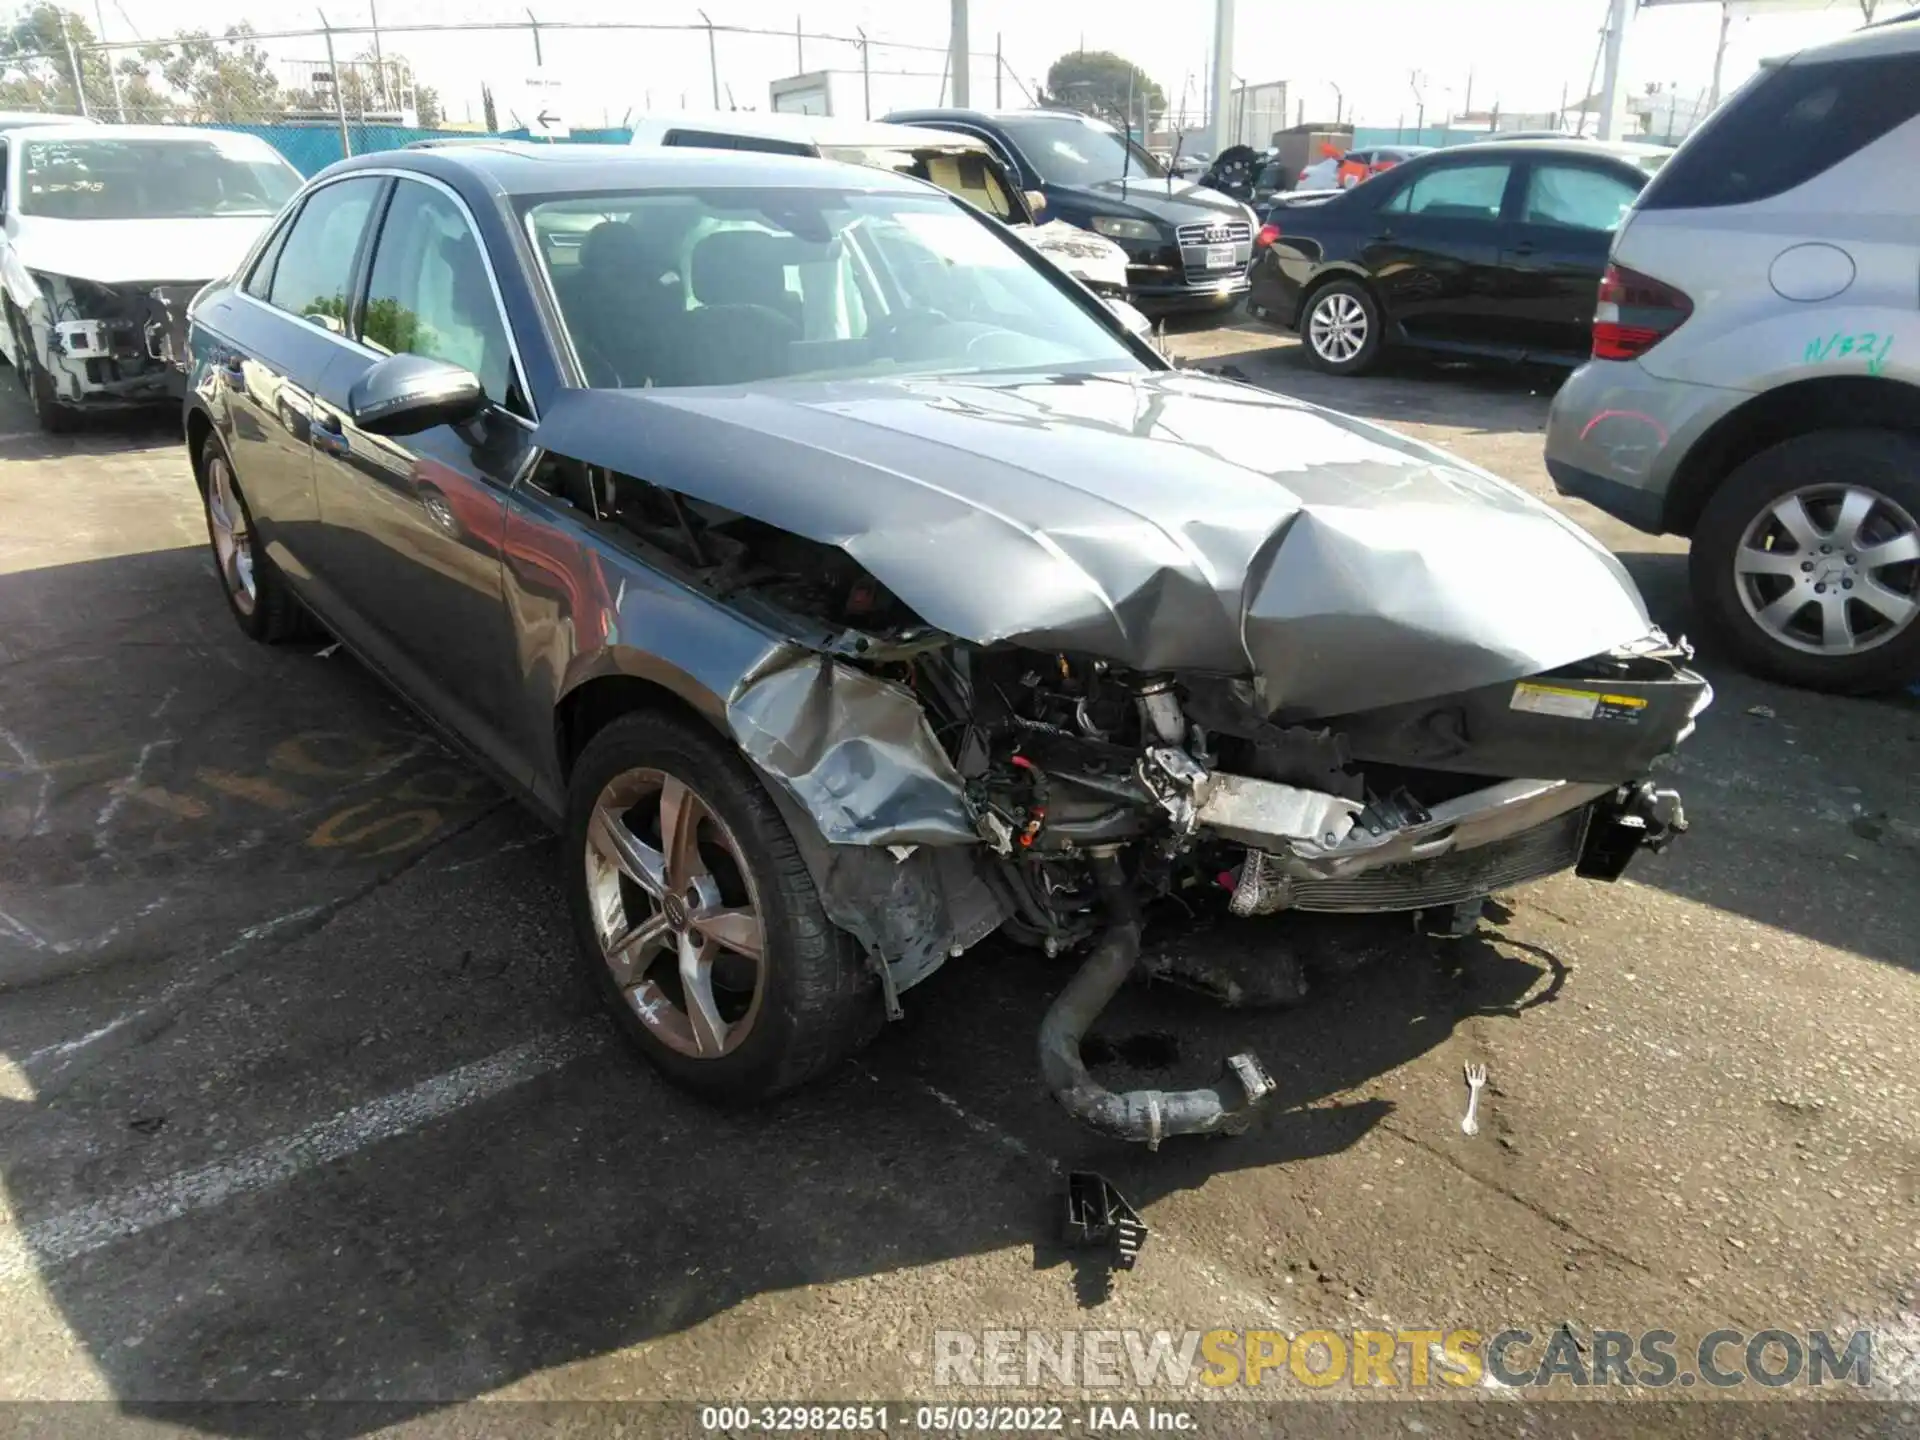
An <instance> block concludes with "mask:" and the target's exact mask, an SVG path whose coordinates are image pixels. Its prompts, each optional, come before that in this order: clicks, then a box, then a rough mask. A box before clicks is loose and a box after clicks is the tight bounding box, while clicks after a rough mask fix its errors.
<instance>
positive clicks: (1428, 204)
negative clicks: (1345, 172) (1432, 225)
mask: <svg viewBox="0 0 1920 1440" xmlns="http://www.w3.org/2000/svg"><path fill="white" fill-rule="evenodd" d="M1349 158H1351V157H1349ZM1512 168H1513V167H1512V166H1510V165H1507V164H1504V163H1501V164H1492V165H1447V166H1442V167H1440V168H1438V169H1434V170H1428V171H1427V172H1426V173H1424V174H1422V175H1420V176H1418V177H1416V178H1415V179H1414V181H1413V182H1412V183H1411V184H1409V185H1404V186H1402V187H1401V189H1400V193H1399V194H1397V195H1395V196H1394V197H1393V198H1392V199H1391V200H1389V201H1388V202H1387V203H1386V204H1385V205H1383V206H1381V207H1380V208H1381V209H1382V210H1383V211H1384V212H1386V213H1388V214H1392V215H1430V216H1432V217H1433V218H1435V219H1436V220H1498V219H1499V218H1500V201H1501V199H1502V197H1504V196H1505V195H1506V193H1507V175H1508V173H1509V172H1510V171H1511V170H1512Z"/></svg>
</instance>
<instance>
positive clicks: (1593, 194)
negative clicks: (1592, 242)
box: [1520, 164, 1640, 230]
mask: <svg viewBox="0 0 1920 1440" xmlns="http://www.w3.org/2000/svg"><path fill="white" fill-rule="evenodd" d="M1639 190H1640V187H1639V186H1637V185H1629V184H1628V183H1627V182H1626V181H1625V180H1622V179H1620V178H1619V177H1618V176H1615V175H1609V174H1607V172H1606V171H1604V170H1594V169H1592V168H1590V167H1588V166H1585V165H1538V164H1537V165H1535V166H1534V167H1533V173H1532V175H1531V176H1530V177H1529V178H1528V180H1527V198H1526V204H1525V207H1524V208H1523V209H1522V210H1521V212H1520V220H1521V223H1522V224H1526V225H1556V226H1559V227H1561V228H1562V229H1567V230H1613V229H1616V228H1617V227H1618V226H1619V224H1620V220H1621V217H1622V216H1624V215H1625V214H1626V213H1627V210H1628V208H1629V207H1630V206H1631V205H1632V204H1633V197H1634V196H1635V195H1637V194H1638V193H1639Z"/></svg>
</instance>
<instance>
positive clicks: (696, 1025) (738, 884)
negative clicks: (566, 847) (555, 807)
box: [583, 769, 767, 1060]
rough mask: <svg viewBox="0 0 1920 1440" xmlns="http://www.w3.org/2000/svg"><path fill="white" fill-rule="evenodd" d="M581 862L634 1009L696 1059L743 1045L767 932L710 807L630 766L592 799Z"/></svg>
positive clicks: (610, 960) (735, 848)
mask: <svg viewBox="0 0 1920 1440" xmlns="http://www.w3.org/2000/svg"><path fill="white" fill-rule="evenodd" d="M583 860H584V863H585V865H586V868H587V897H588V902H589V906H590V908H591V910H592V914H593V923H594V932H595V938H596V939H597V940H598V941H599V945H600V954H601V957H602V959H603V960H604V961H605V962H606V965H607V968H608V970H609V971H610V972H611V973H612V975H613V979H614V983H615V984H616V985H617V986H618V987H619V989H620V992H621V994H622V995H623V996H624V997H625V999H626V1002H627V1003H628V1004H629V1005H631V1006H632V1007H633V1011H634V1013H635V1014H636V1015H638V1016H639V1017H640V1019H641V1021H642V1022H643V1023H644V1024H645V1025H646V1026H647V1028H648V1029H649V1030H650V1031H651V1032H652V1033H653V1034H655V1035H656V1036H658V1037H659V1039H660V1040H661V1042H662V1043H664V1044H666V1045H668V1046H670V1047H671V1048H672V1049H674V1050H677V1051H679V1052H681V1053H682V1054H685V1055H689V1056H692V1057H694V1058H695V1059H702V1060H709V1059H716V1058H718V1057H719V1056H722V1055H726V1054H729V1053H730V1052H732V1051H734V1050H736V1049H738V1048H739V1046H740V1045H741V1044H742V1043H743V1042H744V1041H745V1040H746V1038H747V1036H748V1035H749V1034H750V1033H751V1031H752V1029H753V1025H754V1021H755V1020H756V1019H757V1018H758V1016H759V1014H760V1007H761V1002H762V999H763V997H764V995H765V992H766V980H767V964H766V943H767V941H766V931H765V927H764V925H763V922H762V918H761V917H762V914H763V911H762V908H761V905H760V901H759V896H758V894H757V893H756V891H755V886H754V880H753V875H752V873H751V872H750V871H749V869H748V868H747V864H746V862H745V860H744V859H743V858H742V856H741V851H740V846H739V843H738V841H736V840H735V838H734V836H733V834H732V832H731V831H730V830H728V828H727V826H726V823H725V822H724V821H723V820H721V818H720V817H719V815H718V814H717V813H716V812H715V810H714V809H713V807H712V806H710V805H709V804H708V803H707V802H706V801H705V800H704V799H702V798H701V796H700V795H699V794H698V793H697V792H696V791H695V790H694V789H693V788H692V787H691V786H689V785H688V784H686V782H685V781H683V780H680V779H679V778H677V777H675V776H673V775H669V774H667V773H665V772H663V771H660V770H651V769H637V770H628V771H626V772H625V773H623V774H620V775H617V776H615V777H614V778H613V779H612V780H610V781H609V782H608V783H607V784H606V786H605V787H604V788H603V789H602V790H601V792H600V796H599V798H598V799H597V800H596V801H595V802H594V807H593V815H592V818H591V819H590V821H589V822H588V826H587V845H586V855H585V856H584V857H583Z"/></svg>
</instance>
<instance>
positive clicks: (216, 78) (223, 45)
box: [122, 24, 284, 125]
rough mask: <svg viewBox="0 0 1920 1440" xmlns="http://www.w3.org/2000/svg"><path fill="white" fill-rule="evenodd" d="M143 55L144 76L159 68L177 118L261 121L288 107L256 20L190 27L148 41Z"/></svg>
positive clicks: (142, 74) (277, 117)
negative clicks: (218, 27) (217, 31)
mask: <svg viewBox="0 0 1920 1440" xmlns="http://www.w3.org/2000/svg"><path fill="white" fill-rule="evenodd" d="M140 59H141V61H142V62H143V63H142V64H141V65H140V66H139V71H140V75H141V77H142V78H143V79H144V78H145V77H146V74H147V71H148V67H154V68H157V70H158V71H159V75H160V79H161V82H162V83H163V84H164V85H165V86H166V89H167V91H168V92H169V93H170V95H171V96H172V97H173V99H172V105H173V117H174V118H175V119H180V120H189V121H197V122H201V123H205V122H208V121H225V122H229V123H232V122H238V123H241V124H255V125H259V124H265V123H268V122H270V121H273V120H278V119H279V118H280V116H281V113H282V111H283V109H284V106H283V104H282V100H281V95H280V82H279V81H278V80H277V79H275V78H274V74H273V66H272V62H271V61H270V60H269V58H268V56H267V52H266V51H265V50H263V49H261V48H260V46H259V45H258V44H257V43H256V42H255V40H254V38H253V27H252V26H251V25H246V24H241V25H230V26H228V27H227V30H226V33H225V34H223V35H219V36H215V35H213V34H211V33H209V32H208V31H205V30H190V31H188V32H186V33H185V34H182V35H179V36H176V37H175V38H174V39H172V40H165V41H159V42H157V43H155V44H152V45H148V46H146V47H144V48H143V49H142V50H141V52H140ZM125 68H126V67H125V66H124V65H123V67H122V69H123V71H124V70H125ZM129 109H131V106H129ZM127 118H128V119H132V118H133V116H132V115H131V114H129V115H128V117H127Z"/></svg>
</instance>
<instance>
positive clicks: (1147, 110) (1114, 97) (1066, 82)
mask: <svg viewBox="0 0 1920 1440" xmlns="http://www.w3.org/2000/svg"><path fill="white" fill-rule="evenodd" d="M1040 103H1041V104H1042V105H1048V106H1052V107H1055V108H1058V109H1065V110H1078V111H1080V112H1081V113H1082V114H1085V115H1097V116H1099V117H1100V118H1101V119H1103V120H1111V121H1113V122H1115V123H1116V124H1118V123H1119V122H1120V121H1121V120H1122V119H1124V120H1126V122H1127V123H1128V124H1130V125H1133V126H1136V127H1139V126H1148V125H1151V124H1152V123H1153V122H1154V121H1155V120H1157V119H1158V118H1159V117H1160V116H1161V115H1163V114H1165V113H1166V109H1167V97H1166V92H1165V91H1163V90H1162V89H1161V88H1160V87H1159V85H1157V84H1156V83H1154V80H1153V78H1152V77H1151V76H1149V75H1148V74H1147V72H1146V71H1144V70H1142V69H1141V68H1140V67H1139V66H1138V65H1136V64H1134V63H1133V62H1132V61H1131V60H1127V59H1124V58H1123V57H1121V56H1119V55H1116V54H1114V53H1113V52H1112V51H1111V50H1070V51H1068V52H1067V53H1066V54H1065V55H1062V56H1061V57H1060V58H1059V59H1058V60H1056V61H1054V62H1053V64H1052V65H1050V66H1048V67H1047V85H1046V91H1045V93H1044V94H1043V95H1042V96H1041V97H1040Z"/></svg>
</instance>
